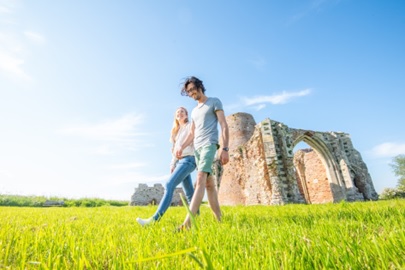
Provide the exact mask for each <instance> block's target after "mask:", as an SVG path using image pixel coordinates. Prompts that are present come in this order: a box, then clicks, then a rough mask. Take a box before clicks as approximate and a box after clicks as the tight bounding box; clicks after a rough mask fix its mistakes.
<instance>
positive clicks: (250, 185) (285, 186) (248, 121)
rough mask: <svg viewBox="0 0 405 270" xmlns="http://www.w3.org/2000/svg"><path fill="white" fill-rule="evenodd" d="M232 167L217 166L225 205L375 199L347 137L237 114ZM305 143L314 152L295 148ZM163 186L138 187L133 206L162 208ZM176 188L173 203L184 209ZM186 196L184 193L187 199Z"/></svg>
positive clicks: (231, 122) (231, 117)
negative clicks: (149, 205) (160, 206)
mask: <svg viewBox="0 0 405 270" xmlns="http://www.w3.org/2000/svg"><path fill="white" fill-rule="evenodd" d="M226 119H227V123H228V127H229V137H230V143H229V149H230V150H229V158H230V160H229V163H228V164H227V165H226V166H223V167H222V166H221V165H220V163H219V162H218V161H216V162H215V163H214V165H213V175H214V176H215V178H216V181H217V186H218V188H219V190H218V199H219V202H220V204H221V205H259V204H262V205H284V204H289V203H306V204H320V203H335V202H339V201H342V200H344V201H364V200H377V199H378V194H377V192H376V191H375V189H374V185H373V182H372V179H371V176H370V174H369V172H368V169H367V166H366V164H365V163H364V162H363V159H362V158H361V155H360V153H359V152H358V151H357V150H356V149H355V148H354V147H353V144H352V141H351V139H350V136H349V134H347V133H343V132H318V131H312V130H303V129H294V128H290V127H288V126H287V125H285V124H283V123H280V122H277V121H274V120H270V119H268V118H267V119H265V120H263V121H262V122H260V123H258V124H256V122H255V120H254V119H253V116H252V115H250V114H247V113H236V114H232V115H229V116H227V117H226ZM300 142H305V143H306V144H308V145H309V146H310V147H311V148H310V149H301V150H298V151H297V152H296V153H295V154H294V153H293V150H294V147H295V146H296V145H297V144H298V143H300ZM163 192H164V188H163V186H162V185H161V184H155V186H154V187H148V186H147V185H145V184H140V185H139V187H138V188H137V189H135V193H134V194H133V195H132V198H131V203H130V205H148V204H158V203H159V202H160V200H161V198H162V196H163ZM180 192H183V191H182V189H181V188H178V189H176V193H175V194H174V196H173V202H172V204H173V205H181V199H180V197H179V195H178V194H179V193H180ZM183 196H184V195H183Z"/></svg>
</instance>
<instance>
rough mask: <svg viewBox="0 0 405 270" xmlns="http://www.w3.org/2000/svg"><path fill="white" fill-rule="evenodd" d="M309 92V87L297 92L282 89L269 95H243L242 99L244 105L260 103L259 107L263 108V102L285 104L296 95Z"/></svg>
mask: <svg viewBox="0 0 405 270" xmlns="http://www.w3.org/2000/svg"><path fill="white" fill-rule="evenodd" d="M310 93H311V89H305V90H302V91H299V92H286V91H283V92H282V93H281V94H277V95H271V96H255V97H244V98H242V101H243V102H244V104H245V105H246V106H252V105H256V104H260V105H261V107H260V109H262V108H264V107H263V105H264V104H265V103H271V104H274V105H276V104H285V103H288V102H289V101H290V100H291V99H293V98H296V97H302V96H307V95H309V94H310Z"/></svg>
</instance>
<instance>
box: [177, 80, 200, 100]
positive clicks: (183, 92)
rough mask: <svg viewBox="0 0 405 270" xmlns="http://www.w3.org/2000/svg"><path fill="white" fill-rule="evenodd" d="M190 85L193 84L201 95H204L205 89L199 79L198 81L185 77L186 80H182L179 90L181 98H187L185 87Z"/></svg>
mask: <svg viewBox="0 0 405 270" xmlns="http://www.w3.org/2000/svg"><path fill="white" fill-rule="evenodd" d="M190 83H193V84H194V85H195V86H196V87H197V89H201V91H202V92H203V94H205V87H204V84H203V82H202V81H201V80H200V79H198V78H197V77H194V76H190V77H187V78H186V79H184V82H183V87H182V88H181V92H180V94H181V95H182V96H187V91H186V90H187V86H188V85H189V84H190Z"/></svg>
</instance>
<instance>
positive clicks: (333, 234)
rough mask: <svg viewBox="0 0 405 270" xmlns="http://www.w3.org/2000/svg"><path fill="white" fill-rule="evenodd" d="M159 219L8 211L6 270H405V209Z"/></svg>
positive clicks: (119, 212) (136, 210) (0, 239)
mask: <svg viewBox="0 0 405 270" xmlns="http://www.w3.org/2000/svg"><path fill="white" fill-rule="evenodd" d="M155 209H156V206H148V207H129V206H127V207H112V206H104V207H98V208H81V207H71V208H32V207H31V208H28V207H0V269H405V229H404V227H405V200H392V201H378V202H362V203H339V204H326V205H286V206H250V207H241V206H240V207H222V211H223V221H222V222H221V223H217V222H215V221H214V218H213V216H212V214H211V212H210V209H209V207H207V206H203V207H202V208H201V215H200V216H199V217H198V218H197V219H196V226H197V227H193V228H192V229H191V230H189V231H185V232H180V233H176V232H175V228H176V227H177V225H179V224H180V223H181V222H182V220H183V218H184V216H185V213H186V209H185V208H184V207H171V208H169V211H168V212H167V213H166V215H165V217H164V218H163V219H162V221H161V222H159V223H157V224H154V225H152V226H149V227H147V228H142V227H140V226H139V225H138V224H137V223H136V221H135V218H136V217H137V216H140V217H148V216H149V215H151V214H152V213H153V212H154V211H155Z"/></svg>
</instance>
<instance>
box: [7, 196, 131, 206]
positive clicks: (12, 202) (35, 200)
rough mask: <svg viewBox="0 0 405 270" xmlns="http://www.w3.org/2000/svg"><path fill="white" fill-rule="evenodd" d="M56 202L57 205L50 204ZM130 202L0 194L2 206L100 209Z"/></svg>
mask: <svg viewBox="0 0 405 270" xmlns="http://www.w3.org/2000/svg"><path fill="white" fill-rule="evenodd" d="M49 202H55V204H49ZM128 204H129V202H128V201H118V200H104V199H99V198H81V199H67V198H58V197H49V198H47V197H45V196H22V195H5V194H3V195H2V194H0V206H21V207H46V206H49V205H55V206H60V207H99V206H127V205H128Z"/></svg>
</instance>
